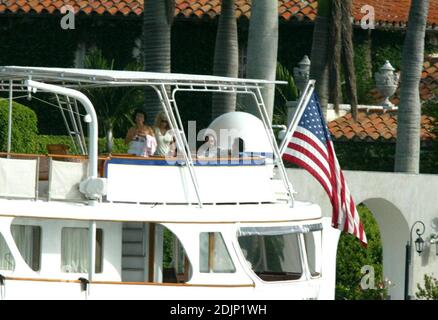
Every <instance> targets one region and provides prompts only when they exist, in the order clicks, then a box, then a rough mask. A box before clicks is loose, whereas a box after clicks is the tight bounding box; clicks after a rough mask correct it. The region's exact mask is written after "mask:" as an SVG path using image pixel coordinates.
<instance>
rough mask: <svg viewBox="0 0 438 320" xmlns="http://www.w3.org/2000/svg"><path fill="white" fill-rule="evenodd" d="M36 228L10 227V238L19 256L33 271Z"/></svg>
mask: <svg viewBox="0 0 438 320" xmlns="http://www.w3.org/2000/svg"><path fill="white" fill-rule="evenodd" d="M37 228H38V227H34V226H25V225H12V227H11V233H12V237H13V238H14V241H15V244H16V245H17V247H18V250H19V251H20V254H21V256H22V257H23V259H24V261H26V263H27V264H28V266H29V267H31V268H32V269H33V270H35V268H36V267H37V266H35V265H34V262H35V261H34V246H35V244H34V232H37Z"/></svg>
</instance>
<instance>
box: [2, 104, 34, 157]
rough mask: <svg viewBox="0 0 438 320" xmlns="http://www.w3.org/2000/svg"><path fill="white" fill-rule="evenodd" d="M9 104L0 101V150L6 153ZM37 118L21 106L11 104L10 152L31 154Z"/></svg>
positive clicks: (29, 110) (32, 112)
mask: <svg viewBox="0 0 438 320" xmlns="http://www.w3.org/2000/svg"><path fill="white" fill-rule="evenodd" d="M8 116H9V102H8V100H4V99H0V150H1V151H7V145H8ZM37 125H38V124H37V116H36V114H35V112H34V111H32V110H31V109H29V108H28V107H26V106H23V105H22V104H19V103H16V102H13V103H12V145H11V147H12V149H11V151H12V152H16V153H33V152H34V151H35V142H36V137H37V134H38V129H37Z"/></svg>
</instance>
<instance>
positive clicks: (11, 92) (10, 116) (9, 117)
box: [7, 80, 14, 158]
mask: <svg viewBox="0 0 438 320" xmlns="http://www.w3.org/2000/svg"><path fill="white" fill-rule="evenodd" d="M12 85H13V83H12V80H9V111H8V112H9V113H8V148H7V152H8V158H9V153H10V152H11V145H12V99H13V92H14V91H13V88H12Z"/></svg>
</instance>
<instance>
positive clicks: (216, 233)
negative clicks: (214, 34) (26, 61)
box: [0, 66, 336, 299]
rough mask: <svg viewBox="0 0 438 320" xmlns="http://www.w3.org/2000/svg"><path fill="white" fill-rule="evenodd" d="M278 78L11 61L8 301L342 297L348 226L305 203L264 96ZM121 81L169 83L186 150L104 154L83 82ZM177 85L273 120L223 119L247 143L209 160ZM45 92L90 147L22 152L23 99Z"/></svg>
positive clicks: (0, 157)
mask: <svg viewBox="0 0 438 320" xmlns="http://www.w3.org/2000/svg"><path fill="white" fill-rule="evenodd" d="M273 84H275V82H269V81H264V80H250V79H234V78H224V77H215V76H201V75H183V74H159V73H147V72H127V71H110V70H91V69H61V68H36V67H13V66H12V67H0V92H2V93H3V96H4V97H5V99H7V100H9V110H8V114H9V124H8V134H9V135H8V144H7V148H6V149H7V150H5V151H6V152H3V153H1V154H0V299H32V298H38V299H41V298H47V299H52V298H54V299H332V298H333V297H334V263H335V256H334V253H335V250H336V247H334V249H333V246H332V247H331V246H330V245H329V243H333V241H330V239H332V238H333V237H336V235H334V234H335V233H332V231H331V229H330V228H329V227H328V226H329V224H330V222H329V221H327V220H325V219H323V218H322V214H321V210H320V208H319V206H317V205H315V204H311V203H304V202H299V201H295V200H294V191H293V188H292V185H291V183H290V182H289V180H288V175H287V172H286V169H285V168H284V166H283V163H282V161H281V155H280V151H279V148H278V146H277V142H276V138H275V136H274V133H273V131H272V128H271V125H270V122H269V119H268V116H267V113H266V109H265V105H264V102H263V99H262V95H261V88H262V87H263V86H265V85H273ZM121 86H140V87H151V88H153V89H154V90H155V92H156V93H157V96H158V98H159V101H160V102H161V105H162V108H163V111H164V112H165V114H166V117H167V118H168V120H169V124H170V127H171V129H172V130H173V132H174V138H175V142H176V147H177V150H178V154H177V156H176V157H175V158H156V157H149V158H142V157H135V156H131V155H120V154H118V155H99V154H98V147H97V142H98V121H97V115H96V112H95V109H94V106H93V105H92V103H91V101H90V100H89V99H88V98H87V96H86V95H85V94H84V93H83V92H81V90H82V89H84V88H99V87H107V88H115V87H121ZM177 92H194V93H195V92H213V93H217V92H222V93H231V94H242V95H248V96H251V97H252V98H253V99H254V100H255V103H256V104H257V106H258V110H259V112H260V114H259V115H260V116H259V118H257V117H254V116H252V115H249V114H246V113H243V112H232V113H228V114H225V115H223V116H221V117H219V118H217V119H215V120H214V121H213V122H212V124H211V125H210V127H209V130H211V131H212V132H215V133H216V135H217V138H218V141H217V143H218V145H219V146H220V148H222V149H227V148H230V147H231V146H230V143H231V142H230V139H229V137H225V136H224V135H222V134H220V132H221V130H230V129H234V130H237V131H235V132H237V138H238V139H241V140H242V141H243V152H241V153H239V154H238V155H237V156H230V157H227V158H226V159H222V158H221V159H218V158H214V157H202V156H197V155H196V154H195V153H194V150H192V149H191V146H190V145H189V143H188V140H187V137H186V134H185V132H184V130H183V123H182V121H181V118H180V114H179V110H178V105H177V102H176V98H175V95H176V93H177ZM40 93H45V95H46V96H47V94H50V95H52V96H53V98H54V99H53V100H51V102H49V104H51V105H52V106H56V107H57V108H59V111H60V112H61V114H62V117H63V119H64V121H65V125H66V127H67V131H68V133H69V134H70V136H71V139H72V141H73V142H74V144H75V146H76V148H77V150H78V153H80V154H81V155H57V154H48V155H38V154H36V155H34V154H17V153H13V152H11V150H12V149H11V146H12V145H13V143H14V141H12V139H11V137H12V134H11V132H12V128H13V125H14V124H13V121H12V119H13V117H12V115H13V112H14V110H13V105H12V101H13V100H14V99H20V98H23V97H26V98H28V99H40V98H39V97H38V95H39V94H40ZM7 97H8V98H7ZM53 101H56V103H53ZM96 107H97V108H98V107H99V106H96ZM84 133H87V137H85V134H84Z"/></svg>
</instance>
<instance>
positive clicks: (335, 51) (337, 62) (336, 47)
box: [328, 0, 345, 112]
mask: <svg viewBox="0 0 438 320" xmlns="http://www.w3.org/2000/svg"><path fill="white" fill-rule="evenodd" d="M342 1H345V0H332V7H331V19H330V40H329V47H330V51H329V54H328V63H329V89H330V100H331V101H332V103H333V105H334V109H335V111H336V112H338V111H339V103H340V92H341V90H340V88H341V85H340V83H341V72H340V69H341V52H342V51H341V47H342V42H341V35H342V34H341V30H342V11H341V6H342V4H341V2H342Z"/></svg>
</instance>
